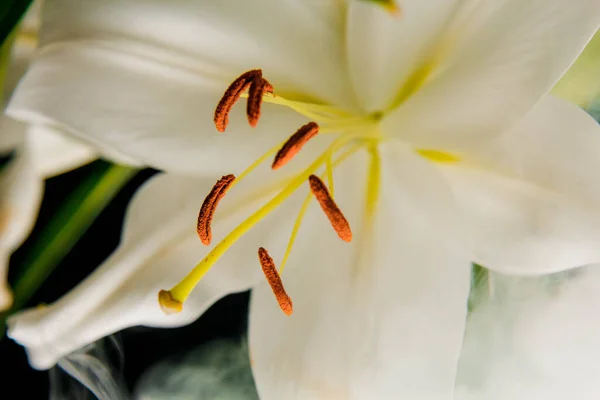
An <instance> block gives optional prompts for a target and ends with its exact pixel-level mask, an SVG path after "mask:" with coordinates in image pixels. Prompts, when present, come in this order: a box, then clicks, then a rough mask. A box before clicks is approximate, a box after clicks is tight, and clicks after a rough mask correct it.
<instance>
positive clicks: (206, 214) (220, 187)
mask: <svg viewBox="0 0 600 400" xmlns="http://www.w3.org/2000/svg"><path fill="white" fill-rule="evenodd" d="M234 180H235V176H234V175H232V174H229V175H225V176H224V177H222V178H221V179H219V180H218V181H217V183H215V186H213V188H212V189H211V191H210V193H209V194H208V196H206V198H205V199H204V202H203V203H202V207H201V208H200V213H198V223H197V225H196V232H198V237H200V240H201V241H202V243H203V244H205V245H207V246H208V245H209V244H210V242H211V241H212V231H211V229H210V224H211V222H212V219H213V216H214V215H215V210H216V209H217V205H218V204H219V201H220V200H221V199H222V198H223V196H225V193H226V192H227V189H229V187H230V186H231V184H232V183H233V181H234Z"/></svg>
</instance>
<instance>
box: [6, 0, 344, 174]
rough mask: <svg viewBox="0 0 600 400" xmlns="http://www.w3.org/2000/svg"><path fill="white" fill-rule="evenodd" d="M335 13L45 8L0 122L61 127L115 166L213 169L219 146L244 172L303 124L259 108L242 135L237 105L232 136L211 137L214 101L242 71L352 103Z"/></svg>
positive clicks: (245, 7) (318, 9)
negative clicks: (6, 118)
mask: <svg viewBox="0 0 600 400" xmlns="http://www.w3.org/2000/svg"><path fill="white" fill-rule="evenodd" d="M344 10H345V8H344V7H342V5H341V4H338V5H337V6H336V5H334V4H333V0H328V1H324V2H322V4H321V5H312V2H303V1H279V0H265V1H260V2H239V1H236V0H226V1H215V0H211V1H203V2H189V1H183V0H181V1H177V2H169V3H168V4H167V3H164V2H162V1H158V0H145V1H144V0H136V1H132V2H128V3H127V4H125V3H123V2H122V1H118V0H110V1H95V2H92V3H87V4H82V3H81V2H79V1H76V0H54V1H52V0H50V1H48V2H47V4H46V7H45V13H44V25H43V32H42V38H43V41H42V46H41V51H40V53H39V55H38V58H37V60H36V62H34V63H33V65H32V67H31V69H30V70H29V72H28V74H27V75H26V77H25V78H24V80H23V81H22V82H21V84H20V87H19V90H17V92H16V93H15V95H14V96H13V99H12V101H11V103H10V106H9V109H8V113H9V114H11V115H13V116H15V117H17V118H21V119H24V120H27V121H29V122H33V123H35V124H45V123H49V124H50V125H52V126H62V127H65V128H66V130H68V131H69V132H71V133H73V134H76V135H79V136H83V138H84V139H86V140H87V141H89V142H90V143H91V144H93V145H95V146H96V147H99V148H100V149H101V150H102V151H103V153H104V154H105V155H106V156H107V157H110V158H113V159H115V160H117V161H120V162H127V161H129V160H123V158H122V157H121V155H122V154H125V155H127V156H128V157H130V158H133V159H134V160H137V161H139V162H141V163H146V164H148V165H151V166H154V167H156V168H159V169H164V170H168V171H171V172H183V173H187V174H189V173H199V171H206V170H210V169H211V168H213V167H215V165H214V164H215V163H214V160H215V156H214V148H215V147H216V146H218V148H219V149H221V150H224V149H228V150H230V152H232V153H234V152H235V153H236V156H235V157H232V158H236V159H239V160H240V164H244V166H245V165H246V164H247V161H248V159H250V158H252V159H251V160H250V162H251V161H253V160H254V158H256V157H257V156H258V155H259V154H260V153H261V152H264V151H266V150H267V149H268V148H269V147H271V146H273V145H275V144H276V143H279V142H280V141H283V140H284V139H285V138H286V137H288V136H289V135H291V134H292V133H293V132H294V131H295V130H296V129H297V128H298V127H299V126H301V125H302V124H303V123H305V122H306V121H304V119H302V118H299V116H298V115H296V114H295V113H294V112H292V111H290V110H286V109H283V110H282V109H280V108H278V107H273V106H269V105H267V106H266V107H265V109H264V110H263V111H264V112H263V114H264V116H263V118H262V120H261V123H260V124H259V128H258V129H256V130H255V132H251V129H250V128H249V127H248V124H247V122H245V118H242V117H241V114H242V112H241V111H242V110H241V108H243V106H239V107H237V108H236V114H238V115H239V116H240V117H239V118H238V117H235V118H234V121H232V123H231V125H230V126H231V128H230V132H228V133H227V134H224V135H219V134H218V133H217V132H216V130H215V128H214V126H213V123H212V118H213V115H212V114H213V111H214V109H215V106H216V104H217V102H218V101H219V98H220V97H221V96H222V94H223V92H224V91H225V89H226V88H227V86H228V85H229V83H230V82H231V81H232V80H233V79H235V78H236V77H237V76H238V75H239V74H240V73H242V72H243V71H247V70H250V69H254V68H262V69H263V70H264V73H265V76H266V77H267V78H268V79H269V80H270V81H271V83H272V84H273V85H274V86H275V88H276V90H277V92H278V93H281V94H285V93H294V94H295V95H300V96H304V97H310V98H317V99H320V100H321V101H328V102H334V103H336V104H338V105H343V104H348V102H349V101H350V102H352V99H353V96H352V93H351V89H350V85H349V84H348V79H347V78H346V76H347V74H346V73H345V65H344V62H343V59H344V58H343V54H342V45H341V41H342V18H341V16H342V15H343V11H344ZM273 15H277V18H273ZM57 99H60V100H59V101H57ZM237 111H240V112H237ZM236 133H237V134H236ZM219 153H220V152H219ZM246 156H247V158H245V157H246ZM218 157H219V158H220V157H221V155H220V154H219V156H218ZM216 164H217V165H218V164H219V163H216ZM236 165H237V164H236ZM217 168H218V167H217ZM222 172H223V171H219V172H217V173H222Z"/></svg>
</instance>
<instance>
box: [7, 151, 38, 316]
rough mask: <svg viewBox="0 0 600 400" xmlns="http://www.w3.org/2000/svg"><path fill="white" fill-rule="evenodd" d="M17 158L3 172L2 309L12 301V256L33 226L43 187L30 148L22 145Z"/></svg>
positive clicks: (17, 152)
mask: <svg viewBox="0 0 600 400" xmlns="http://www.w3.org/2000/svg"><path fill="white" fill-rule="evenodd" d="M14 157H15V158H14V159H13V160H12V161H11V162H10V164H9V165H8V166H6V167H4V169H2V171H0V310H3V309H5V308H7V307H9V306H10V305H11V303H12V294H11V291H10V289H9V288H8V284H7V283H6V276H7V273H8V261H9V258H10V255H11V253H12V252H13V251H14V250H16V249H17V247H19V246H20V245H21V243H22V242H23V241H24V240H25V238H26V237H27V235H28V234H29V232H30V231H31V229H32V228H33V224H34V223H35V219H36V216H37V211H38V207H39V204H40V201H41V199H42V190H43V185H42V179H41V177H40V176H39V175H38V173H37V171H36V170H35V168H34V164H33V160H32V158H31V154H29V152H28V151H27V149H26V148H25V147H24V146H22V147H20V148H19V149H17V150H16V152H15V155H14Z"/></svg>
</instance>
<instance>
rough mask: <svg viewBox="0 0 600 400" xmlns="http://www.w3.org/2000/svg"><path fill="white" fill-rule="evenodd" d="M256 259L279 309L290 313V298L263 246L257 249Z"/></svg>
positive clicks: (287, 313)
mask: <svg viewBox="0 0 600 400" xmlns="http://www.w3.org/2000/svg"><path fill="white" fill-rule="evenodd" d="M258 260H259V261H260V265H261V267H262V270H263V273H264V274H265V277H266V278H267V282H269V285H271V290H273V294H274V295H275V298H276V299H277V303H279V307H280V308H281V311H283V313H284V314H285V315H291V314H292V312H293V311H294V308H293V305H292V299H291V298H290V296H288V294H287V292H286V291H285V288H284V287H283V282H282V281H281V277H280V276H279V273H278V272H277V268H275V263H274V262H273V259H272V258H271V256H270V255H269V253H268V252H267V250H266V249H265V248H264V247H260V248H259V249H258Z"/></svg>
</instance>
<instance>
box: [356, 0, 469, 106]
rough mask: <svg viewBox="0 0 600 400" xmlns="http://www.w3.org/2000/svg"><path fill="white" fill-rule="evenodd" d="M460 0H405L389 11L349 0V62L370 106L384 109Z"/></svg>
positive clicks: (362, 99) (360, 92)
mask: <svg viewBox="0 0 600 400" xmlns="http://www.w3.org/2000/svg"><path fill="white" fill-rule="evenodd" d="M457 3H458V1H457V0H433V1H431V0H430V1H427V2H424V1H419V0H402V1H401V2H400V6H399V7H401V14H400V15H391V14H390V13H389V12H386V11H384V10H383V9H382V8H381V7H376V6H374V5H373V4H367V2H359V1H355V2H350V5H349V10H348V22H347V26H346V32H347V41H346V49H347V50H346V51H347V54H348V68H349V71H350V78H351V79H352V83H353V85H354V91H355V92H356V94H357V97H358V99H359V101H360V103H361V106H362V108H363V109H365V110H366V111H367V112H375V111H378V110H385V109H386V108H387V107H388V106H389V105H390V104H391V103H392V102H393V101H394V99H395V98H396V96H397V95H398V93H399V92H400V90H401V88H402V86H403V85H404V84H406V80H407V79H408V78H409V76H410V74H411V72H412V71H413V70H415V69H417V68H419V67H420V64H421V63H423V62H424V61H425V60H424V57H425V56H424V55H425V54H427V52H428V51H430V50H432V47H433V45H434V43H435V40H437V39H439V37H438V35H439V34H440V33H441V31H442V30H443V28H444V25H445V24H446V22H447V21H448V20H449V19H450V17H451V16H452V14H453V10H454V8H455V7H456V5H457Z"/></svg>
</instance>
